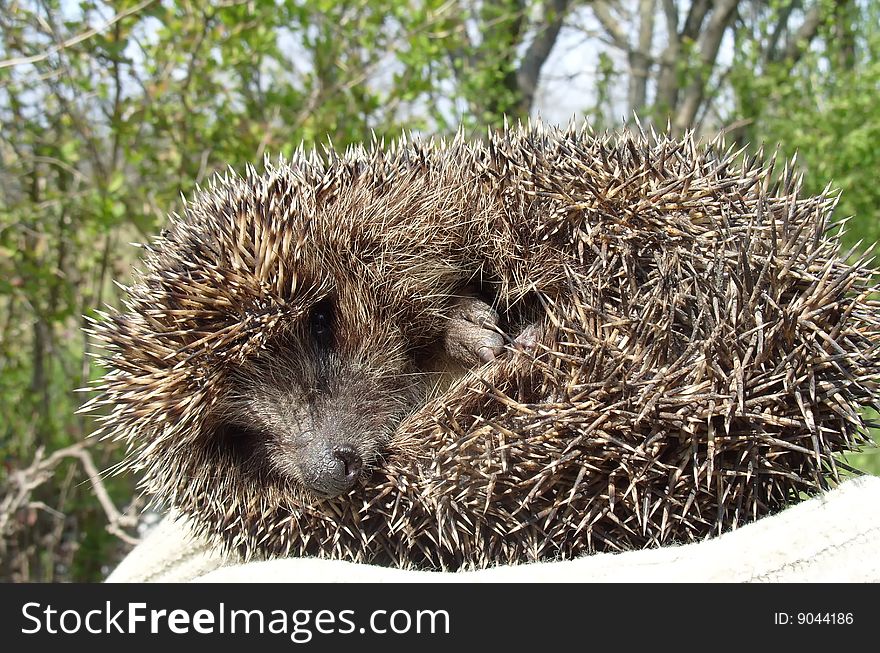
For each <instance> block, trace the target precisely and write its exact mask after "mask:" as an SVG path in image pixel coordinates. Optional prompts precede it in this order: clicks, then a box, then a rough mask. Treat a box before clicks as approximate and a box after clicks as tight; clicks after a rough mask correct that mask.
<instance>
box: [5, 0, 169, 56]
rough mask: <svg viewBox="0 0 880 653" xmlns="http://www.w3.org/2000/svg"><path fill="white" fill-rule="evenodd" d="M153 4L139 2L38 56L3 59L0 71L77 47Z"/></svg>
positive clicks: (153, 0) (148, 1)
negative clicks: (98, 25)
mask: <svg viewBox="0 0 880 653" xmlns="http://www.w3.org/2000/svg"><path fill="white" fill-rule="evenodd" d="M153 2H155V0H143V1H142V2H139V3H138V4H136V5H135V6H134V7H130V8H129V9H126V10H125V11H121V12H119V13H118V14H116V15H115V16H113V17H112V18H110V19H109V20H107V21H106V22H105V23H104V24H103V25H101V26H100V27H93V28H92V29H87V30H86V31H85V32H82V33H80V34H77V35H76V36H72V37H70V38H69V39H67V40H65V41H63V42H62V43H57V44H55V45H53V46H52V47H50V48H49V49H47V50H46V51H45V52H42V53H40V54H34V55H31V56H29V57H14V58H12V59H5V60H4V61H0V69H2V68H12V67H13V66H22V65H24V64H29V63H31V64H32V63H38V62H40V61H44V60H46V59H48V58H49V57H51V56H52V55H53V54H57V53H58V52H61V51H62V50H64V49H66V48H70V47H73V46H74V45H77V44H78V43H82V42H83V41H85V40H87V39H90V38H92V37H93V36H95V35H96V34H100V33H101V32H103V31H104V30H105V29H107V28H108V27H110V26H112V25H113V24H115V23H117V22H119V21H120V20H122V19H123V18H127V17H128V16H131V15H132V14H136V13H137V12H139V11H140V10H141V9H144V8H145V7H147V6H149V5H151V4H153Z"/></svg>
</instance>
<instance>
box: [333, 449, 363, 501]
mask: <svg viewBox="0 0 880 653" xmlns="http://www.w3.org/2000/svg"><path fill="white" fill-rule="evenodd" d="M333 456H334V458H336V460H338V461H339V463H341V468H338V472H341V473H340V474H337V475H338V476H339V477H340V480H342V481H343V482H344V483H345V486H346V487H345V489H346V490H348V489H349V488H351V487H352V486H353V485H354V484H355V481H357V479H358V476H360V474H361V468H362V467H363V461H362V460H361V457H360V456H359V455H358V452H357V451H355V450H354V449H353V448H352V447H349V446H340V447H335V448H334V449H333Z"/></svg>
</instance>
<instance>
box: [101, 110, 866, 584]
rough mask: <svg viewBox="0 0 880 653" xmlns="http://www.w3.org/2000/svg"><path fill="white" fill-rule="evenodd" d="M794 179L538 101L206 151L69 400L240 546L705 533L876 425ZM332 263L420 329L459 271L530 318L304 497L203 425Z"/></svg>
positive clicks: (535, 545) (441, 545)
mask: <svg viewBox="0 0 880 653" xmlns="http://www.w3.org/2000/svg"><path fill="white" fill-rule="evenodd" d="M799 186H800V182H799V177H798V176H797V175H796V174H795V173H794V171H793V170H792V169H791V168H788V167H786V168H785V170H783V171H782V173H781V174H780V175H775V174H774V172H773V163H772V162H771V163H770V164H764V163H763V162H762V161H761V160H759V159H753V158H747V159H746V160H745V161H743V160H742V159H741V158H740V157H738V156H737V154H736V153H732V152H730V151H724V150H723V149H722V148H721V147H720V145H719V144H718V143H713V144H710V145H705V146H698V145H697V144H695V142H694V141H693V139H692V138H690V137H687V138H684V139H682V140H673V139H670V138H667V137H662V136H661V137H657V136H650V137H648V136H644V135H641V136H632V135H628V134H627V135H622V136H619V137H614V138H612V137H596V136H594V135H592V134H591V133H589V132H587V131H578V130H574V129H569V130H557V129H552V128H547V127H542V126H537V127H528V128H511V129H507V130H505V131H504V132H503V133H500V134H495V135H490V137H489V139H488V141H487V142H485V143H482V142H473V143H468V142H465V141H464V140H463V139H462V138H457V139H455V140H454V141H453V142H450V143H442V142H441V143H433V142H431V143H408V142H406V141H400V142H398V143H395V144H393V145H392V146H390V147H388V148H383V147H382V146H381V145H379V144H374V145H372V146H371V147H370V148H368V149H365V148H360V147H359V148H353V149H350V150H349V151H347V152H346V153H345V154H344V155H341V156H337V155H335V154H334V153H333V152H332V151H331V152H329V153H328V156H327V157H326V158H319V157H318V156H316V155H308V156H307V155H305V154H303V153H298V154H297V155H296V156H295V157H294V159H293V160H292V161H291V162H289V163H279V164H278V165H275V166H272V165H268V164H267V170H266V172H265V173H264V174H262V175H258V174H257V173H256V172H254V171H253V170H248V173H247V175H246V176H245V177H244V178H240V177H238V176H235V175H234V174H227V175H226V176H224V177H222V178H218V179H217V180H215V181H214V182H213V184H212V185H211V186H210V188H208V189H207V190H205V191H203V192H200V193H199V194H198V195H197V197H196V198H195V200H194V201H193V202H192V203H190V204H188V205H187V207H186V210H185V214H184V215H183V216H182V217H176V216H175V217H174V218H173V220H172V224H171V226H170V227H169V229H168V231H167V232H165V234H164V235H163V236H162V237H160V238H159V239H157V240H156V241H155V242H154V243H153V244H152V245H151V246H149V247H147V252H148V254H147V257H146V260H145V264H144V271H143V272H142V274H140V276H139V277H138V278H137V279H136V280H135V283H134V284H133V285H132V286H131V288H129V289H128V300H127V304H126V306H125V308H124V309H123V310H122V311H120V312H116V313H114V314H112V315H107V316H104V318H103V319H102V320H101V321H99V322H97V323H96V324H95V325H94V332H95V335H96V337H97V338H99V339H100V340H101V341H103V342H104V344H105V345H106V347H107V355H106V356H105V359H104V362H105V364H106V365H107V367H108V368H109V369H108V372H107V374H106V376H105V377H104V379H103V381H102V382H101V385H100V388H99V390H100V394H99V395H98V397H97V398H96V399H95V400H93V401H92V402H91V403H90V404H89V405H88V406H87V410H93V411H102V410H103V411H105V413H106V414H105V416H104V417H103V418H102V419H103V429H102V431H101V433H103V434H104V435H106V436H110V437H115V438H124V439H126V441H127V442H128V443H129V446H130V455H129V465H130V467H132V468H134V469H137V470H139V471H140V472H142V474H143V482H144V487H145V489H146V491H147V492H148V493H150V494H152V495H154V496H156V497H158V498H159V499H161V500H162V501H164V502H167V503H169V504H170V505H173V506H174V507H176V508H177V509H179V510H180V511H181V512H182V513H183V514H185V515H187V516H189V517H190V518H191V519H192V520H193V522H194V523H195V524H196V525H197V527H198V528H199V529H200V530H201V531H202V532H203V533H204V534H205V535H206V536H208V537H211V538H213V539H214V540H215V541H217V542H218V543H219V544H221V545H222V546H224V547H226V548H228V549H232V550H236V551H238V552H240V553H241V554H243V555H244V556H245V557H250V556H254V555H256V556H264V555H269V556H271V555H317V556H322V557H333V558H343V559H349V560H355V561H364V562H373V563H380V564H392V565H399V566H405V567H423V568H435V569H460V568H463V567H482V566H487V565H491V564H496V563H505V562H520V561H531V560H539V559H547V558H558V557H563V558H565V557H571V556H575V555H579V554H582V553H587V552H592V551H599V550H615V551H617V550H626V549H633V548H641V547H646V546H654V545H662V544H667V543H672V542H686V541H692V540H698V539H702V538H704V537H706V536H709V535H712V534H716V533H720V532H722V531H724V530H727V529H730V528H734V527H736V526H737V525H740V524H743V523H745V522H748V521H751V520H754V519H757V518H759V517H761V516H763V515H766V514H769V513H773V512H774V511H777V510H779V509H780V508H782V507H784V506H785V505H787V504H789V503H791V502H793V501H796V500H797V499H798V498H799V497H800V496H802V495H803V494H811V493H815V492H817V491H819V490H821V489H823V488H826V487H828V486H829V485H831V484H833V483H835V482H836V481H837V480H838V479H839V475H840V473H841V471H842V470H841V463H840V462H839V460H838V459H837V458H836V454H837V453H838V452H841V451H846V450H851V449H857V448H859V447H860V446H862V445H864V444H866V443H867V442H868V441H869V436H868V433H867V427H866V424H865V422H864V420H863V417H862V416H861V414H860V409H861V408H862V407H863V406H866V405H873V406H875V407H876V406H877V381H878V377H880V356H878V353H880V352H878V350H880V306H878V303H877V302H876V301H874V300H872V299H871V297H872V294H873V293H876V291H877V289H878V288H877V286H876V285H875V281H874V279H873V275H874V274H875V272H874V270H873V269H871V267H870V266H869V262H868V260H867V259H866V258H865V257H863V258H861V259H859V260H858V261H856V262H855V263H849V262H847V256H846V255H845V254H843V253H841V252H840V250H839V237H838V229H837V228H836V227H833V225H832V224H831V214H832V210H833V207H834V204H835V200H834V198H833V197H831V196H830V195H829V194H828V193H827V192H826V193H825V194H823V195H821V196H818V197H803V196H801V194H800V193H799ZM352 266H356V267H357V268H358V274H357V275H350V274H349V275H348V276H346V274H345V271H346V268H351V267H352ZM340 277H342V278H348V279H352V281H350V282H349V287H346V288H345V289H344V291H345V292H347V293H350V295H351V296H353V297H356V296H357V295H358V293H359V292H367V290H369V292H371V293H373V296H379V297H387V298H388V302H389V305H392V304H393V305H394V306H395V307H396V308H395V312H394V314H393V319H395V320H398V321H400V323H401V324H403V325H405V327H404V328H405V329H406V332H407V337H408V338H409V339H410V341H411V342H412V343H413V347H414V348H417V347H420V346H423V345H425V344H426V343H428V342H429V341H430V340H431V339H432V338H435V337H436V334H437V333H438V332H441V331H442V324H443V319H444V313H445V311H446V310H447V308H448V305H449V299H450V297H451V296H452V295H454V294H455V293H457V292H460V291H461V289H462V288H463V287H465V286H469V287H473V286H474V285H476V286H477V287H478V288H479V289H480V292H481V293H482V294H483V295H485V296H488V297H490V299H491V301H492V303H493V304H494V306H495V307H496V308H497V309H498V310H499V313H500V314H501V316H502V322H501V324H502V327H503V328H504V329H505V331H506V332H507V333H508V335H509V336H511V338H514V337H516V335H517V333H518V332H519V331H521V330H522V329H524V328H528V327H529V326H531V327H533V328H534V333H535V334H536V336H537V344H536V346H535V347H534V348H525V349H524V348H522V347H517V346H513V345H512V346H510V347H509V351H508V352H507V353H506V354H505V355H503V356H501V357H499V358H498V359H496V360H495V361H493V362H490V363H488V364H486V365H483V366H481V367H478V368H474V369H472V370H470V371H469V372H468V373H467V374H465V375H463V376H462V377H461V378H459V379H457V380H455V381H454V382H453V383H452V384H451V385H450V386H448V387H445V389H443V390H442V391H441V392H440V394H439V395H436V396H435V395H432V394H431V393H430V391H427V390H426V392H425V394H424V399H423V401H421V402H419V404H418V405H416V406H414V407H413V410H412V411H411V412H410V413H409V415H408V416H407V417H406V418H405V419H404V420H403V421H402V422H401V423H400V424H399V425H397V427H396V431H395V434H394V437H393V440H392V444H391V446H390V447H389V448H388V451H387V452H386V455H385V458H384V462H383V464H381V465H380V466H379V467H378V468H377V469H376V470H375V471H374V472H373V474H372V476H371V477H370V479H369V481H368V482H367V483H366V484H365V485H364V486H363V487H359V488H358V489H356V490H354V491H352V492H351V493H350V494H349V495H348V496H345V497H341V498H337V499H332V500H323V501H318V502H315V501H303V500H302V499H301V498H300V496H299V495H298V494H297V493H296V491H295V490H296V489H295V488H291V487H290V484H289V483H285V482H283V481H282V480H279V479H277V478H274V477H273V475H272V474H271V473H267V472H266V471H265V470H264V469H261V470H260V471H259V472H258V473H254V472H251V471H248V469H246V468H245V467H244V466H243V465H242V464H241V461H240V460H238V459H236V458H235V456H234V455H233V454H232V453H230V452H229V451H227V450H226V449H225V447H224V446H223V445H222V444H221V443H219V442H218V441H217V439H216V438H215V437H214V432H213V431H212V427H211V425H212V424H213V423H214V421H215V419H216V413H217V411H218V410H220V404H221V402H220V399H219V397H221V396H222V395H223V388H224V384H225V383H227V379H228V378H229V375H230V373H231V370H233V369H234V368H235V367H236V366H240V365H242V364H243V363H244V362H245V361H247V359H248V358H249V357H252V356H254V355H255V354H256V353H257V352H259V351H261V349H263V348H265V347H266V346H267V345H269V344H271V343H272V342H273V341H274V340H277V339H278V338H280V337H281V336H282V335H283V334H284V333H285V330H286V329H289V328H291V326H290V325H292V324H295V323H296V322H297V320H301V319H302V316H303V315H304V314H305V313H306V312H307V310H308V308H309V306H311V305H312V304H313V303H314V302H315V301H316V299H317V298H319V297H320V296H321V295H322V293H323V288H324V286H325V285H326V283H327V279H330V278H340ZM354 279H356V280H357V281H355V280H354ZM401 306H403V307H405V308H400V307H401ZM389 319H390V318H389Z"/></svg>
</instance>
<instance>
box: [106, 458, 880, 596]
mask: <svg viewBox="0 0 880 653" xmlns="http://www.w3.org/2000/svg"><path fill="white" fill-rule="evenodd" d="M107 581H108V582H182V581H202V582H509V581H512V582H545V581H548V582H564V581H574V582H753V581H785V582H878V581H880V477H874V476H864V477H860V478H855V479H851V480H848V481H846V482H845V483H843V484H841V485H840V487H838V488H836V489H834V490H832V491H829V492H827V493H825V494H823V495H820V496H817V497H814V498H812V499H809V500H808V501H804V502H802V503H800V504H797V505H795V506H792V507H790V508H788V509H787V510H784V511H782V512H780V513H779V514H777V515H774V516H772V517H765V518H763V519H760V520H758V521H756V522H754V523H752V524H749V525H747V526H743V527H741V528H739V529H737V530H735V531H732V532H730V533H726V534H724V535H722V536H721V537H718V538H714V539H711V540H706V541H704V542H700V543H694V544H687V545H683V546H668V547H663V548H659V549H647V550H643V551H629V552H626V553H599V554H595V555H590V556H584V557H582V558H579V559H576V560H568V561H561V562H545V563H535V564H523V565H511V566H499V567H493V568H490V569H482V570H478V571H464V572H458V573H437V572H428V571H407V570H401V569H389V568H385V567H377V566H373V565H363V564H354V563H350V562H342V561H336V560H321V559H315V558H287V559H277V560H267V561H259V562H250V563H246V564H240V561H238V560H237V559H235V558H234V557H225V556H223V555H221V554H220V553H218V552H217V551H215V550H212V549H211V547H210V546H208V545H207V543H205V542H203V541H201V540H199V539H198V538H196V537H194V536H193V535H192V534H191V533H190V531H189V528H188V527H187V525H186V523H185V522H184V521H182V520H179V519H174V518H173V517H170V516H169V517H166V518H165V519H164V520H163V521H162V523H161V524H160V525H159V526H157V527H156V529H155V530H154V531H153V532H152V533H150V535H149V536H148V537H147V538H146V539H144V541H143V542H141V544H139V545H138V546H137V547H136V548H135V549H134V550H133V551H132V552H131V553H130V554H129V555H128V556H127V557H126V558H125V559H124V560H123V561H122V562H121V563H120V564H119V566H118V567H117V568H116V569H115V570H114V571H113V573H112V574H110V576H109V577H108V578H107Z"/></svg>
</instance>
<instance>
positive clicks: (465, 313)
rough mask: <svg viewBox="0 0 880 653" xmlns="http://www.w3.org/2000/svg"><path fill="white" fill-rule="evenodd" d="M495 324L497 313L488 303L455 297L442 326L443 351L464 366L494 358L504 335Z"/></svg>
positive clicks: (498, 352)
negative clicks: (444, 330)
mask: <svg viewBox="0 0 880 653" xmlns="http://www.w3.org/2000/svg"><path fill="white" fill-rule="evenodd" d="M497 324H498V313H497V312H495V310H494V309H493V308H492V307H491V306H489V305H488V304H486V303H485V302H483V301H480V300H479V299H476V298H474V297H461V298H459V299H458V300H456V302H455V304H454V305H453V307H452V310H451V312H450V318H449V324H448V326H447V328H446V334H445V338H444V347H445V349H446V353H447V354H449V355H450V356H452V357H453V358H454V359H456V360H458V361H461V362H462V363H466V364H467V365H480V364H482V363H488V362H490V361H493V360H495V358H496V357H497V356H498V355H499V354H500V353H501V352H502V351H503V350H504V338H503V336H502V335H501V333H500V331H498V327H497Z"/></svg>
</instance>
